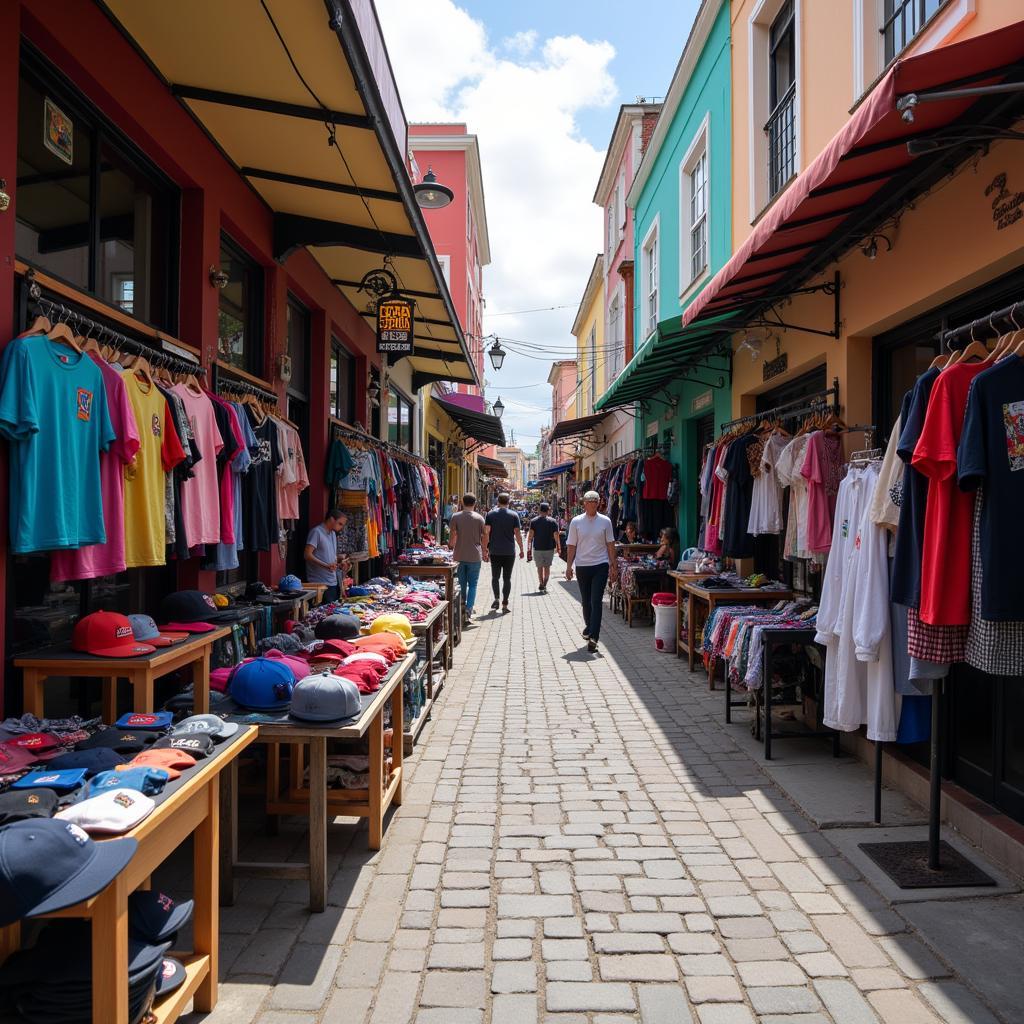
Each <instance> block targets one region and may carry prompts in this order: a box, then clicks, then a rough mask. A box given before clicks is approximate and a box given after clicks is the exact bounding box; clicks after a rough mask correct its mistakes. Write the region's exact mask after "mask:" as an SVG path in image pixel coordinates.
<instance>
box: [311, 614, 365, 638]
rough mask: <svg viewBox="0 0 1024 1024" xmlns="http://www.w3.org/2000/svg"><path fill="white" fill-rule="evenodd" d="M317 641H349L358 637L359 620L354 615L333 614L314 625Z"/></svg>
mask: <svg viewBox="0 0 1024 1024" xmlns="http://www.w3.org/2000/svg"><path fill="white" fill-rule="evenodd" d="M315 632H316V637H317V639H318V640H351V639H353V638H354V637H357V636H359V620H358V619H357V618H356V617H355V616H354V615H344V614H334V615H328V616H327V618H325V619H321V620H320V621H319V622H318V623H317V624H316V630H315Z"/></svg>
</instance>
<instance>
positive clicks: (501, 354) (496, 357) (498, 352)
mask: <svg viewBox="0 0 1024 1024" xmlns="http://www.w3.org/2000/svg"><path fill="white" fill-rule="evenodd" d="M487 354H488V355H489V356H490V357H491V366H493V367H494V371H495V373H497V371H498V370H500V369H501V364H502V363H504V362H505V350H504V349H503V348H502V347H501V343H500V342H499V341H498V339H497V338H495V339H494V344H493V345H492V346H491V347H490V348H489V349H488V350H487Z"/></svg>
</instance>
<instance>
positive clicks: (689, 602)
mask: <svg viewBox="0 0 1024 1024" xmlns="http://www.w3.org/2000/svg"><path fill="white" fill-rule="evenodd" d="M695 605H696V601H695V600H694V597H693V594H690V593H687V595H686V646H687V647H688V648H689V669H690V671H691V672H692V671H693V648H694V645H695V644H696V642H697V640H696V636H697V628H696V626H695V624H694V621H693V619H694V609H695Z"/></svg>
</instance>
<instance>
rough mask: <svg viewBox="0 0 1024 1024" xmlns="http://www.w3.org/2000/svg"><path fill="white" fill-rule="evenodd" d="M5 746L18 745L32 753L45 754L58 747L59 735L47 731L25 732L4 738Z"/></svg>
mask: <svg viewBox="0 0 1024 1024" xmlns="http://www.w3.org/2000/svg"><path fill="white" fill-rule="evenodd" d="M4 746H5V747H8V748H10V747H18V748H20V749H21V750H27V751H28V752H29V753H31V754H34V755H46V754H49V753H52V752H53V751H55V750H57V749H58V748H59V747H60V737H58V736H54V735H53V733H49V732H26V733H22V734H21V735H20V736H15V737H14V738H13V739H9V740H4Z"/></svg>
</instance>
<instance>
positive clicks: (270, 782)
mask: <svg viewBox="0 0 1024 1024" xmlns="http://www.w3.org/2000/svg"><path fill="white" fill-rule="evenodd" d="M280 795H281V745H280V744H279V743H268V744H267V803H268V804H269V803H271V802H276V801H277V798H278V797H279V796H280ZM267 835H268V836H276V835H277V815H276V814H268V815H267Z"/></svg>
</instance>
